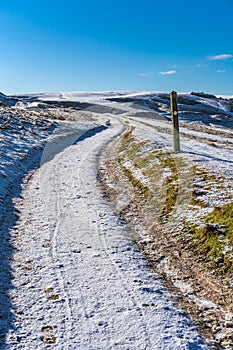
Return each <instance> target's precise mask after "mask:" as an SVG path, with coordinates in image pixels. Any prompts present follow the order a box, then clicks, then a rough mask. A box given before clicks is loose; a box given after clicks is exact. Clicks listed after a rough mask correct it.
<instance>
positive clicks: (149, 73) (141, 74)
mask: <svg viewBox="0 0 233 350" xmlns="http://www.w3.org/2000/svg"><path fill="white" fill-rule="evenodd" d="M153 74H154V73H153V72H148V73H140V74H139V75H140V77H151V76H152V75H153Z"/></svg>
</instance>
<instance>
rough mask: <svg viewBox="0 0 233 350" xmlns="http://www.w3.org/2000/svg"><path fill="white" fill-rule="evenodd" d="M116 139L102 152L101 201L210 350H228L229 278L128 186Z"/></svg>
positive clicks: (232, 309) (232, 332)
mask: <svg viewBox="0 0 233 350" xmlns="http://www.w3.org/2000/svg"><path fill="white" fill-rule="evenodd" d="M120 143H121V138H120V137H119V138H118V139H116V140H115V141H114V142H113V143H112V144H110V145H109V147H108V149H107V150H106V149H105V150H104V153H103V154H102V156H100V161H99V169H100V170H99V179H100V181H101V185H102V188H103V191H104V194H105V196H106V198H107V199H108V200H109V202H110V203H111V205H112V206H113V208H114V210H115V211H116V212H117V214H118V215H120V216H121V218H122V219H123V220H125V222H126V223H127V224H128V225H129V226H130V232H131V235H132V236H131V238H132V239H133V240H134V241H135V243H136V244H137V246H138V247H139V248H140V250H141V251H142V252H143V253H144V254H145V257H146V258H147V260H148V263H149V265H150V266H151V268H152V269H153V270H154V271H155V272H156V273H159V274H160V275H162V277H163V278H164V280H165V283H166V285H167V287H168V289H169V290H170V291H171V292H172V293H173V294H174V295H176V296H177V302H178V304H179V305H180V307H181V308H182V309H183V310H184V311H186V312H187V313H188V314H189V315H190V316H191V317H192V318H193V320H194V321H195V323H196V324H197V326H198V328H199V330H200V333H201V334H202V336H203V337H204V338H205V339H207V341H208V342H209V344H210V345H211V346H212V348H213V349H233V300H232V285H231V281H232V280H231V279H230V278H229V276H228V277H226V276H223V275H220V274H219V273H218V271H217V270H214V269H213V268H211V267H210V266H209V265H208V263H206V262H205V261H203V258H201V256H199V255H198V254H197V253H196V252H195V251H194V250H193V248H191V247H190V246H189V244H188V242H187V240H184V239H183V238H182V237H181V235H177V234H174V233H172V232H168V231H166V230H165V227H164V225H163V224H162V223H161V222H158V219H157V218H156V219H155V215H153V213H154V211H155V210H154V208H153V207H152V205H151V203H150V201H149V200H148V199H147V198H146V197H145V196H144V195H143V194H142V193H140V191H139V190H138V189H136V188H134V187H133V186H132V184H131V183H130V182H129V180H128V179H127V178H126V176H125V175H124V173H123V172H122V170H121V168H120V166H119V163H118V162H117V153H116V151H115V150H117V148H118V147H119V145H120Z"/></svg>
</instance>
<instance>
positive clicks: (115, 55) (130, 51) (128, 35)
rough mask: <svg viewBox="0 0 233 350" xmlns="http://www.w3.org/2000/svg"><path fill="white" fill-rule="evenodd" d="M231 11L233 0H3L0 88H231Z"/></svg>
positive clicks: (11, 90)
mask: <svg viewBox="0 0 233 350" xmlns="http://www.w3.org/2000/svg"><path fill="white" fill-rule="evenodd" d="M174 4H175V6H174ZM232 15H233V0H222V1H215V0H212V1H210V0H202V1H200V0H196V1H195V2H193V1H192V2H191V1H187V0H186V1H184V0H181V1H179V0H177V2H174V1H171V0H166V1H156V0H141V1H138V0H134V1H132V0H117V1H114V0H111V1H107V0H95V1H94V0H66V1H60V2H59V1H55V0H40V1H32V0H21V1H19V0H0V91H1V92H3V93H6V94H13V93H26V92H28V93H29V92H51V91H104V90H105V91H106V90H153V91H170V90H177V91H206V92H210V93H215V94H230V95H233V45H232V43H233V40H232V34H233V20H232Z"/></svg>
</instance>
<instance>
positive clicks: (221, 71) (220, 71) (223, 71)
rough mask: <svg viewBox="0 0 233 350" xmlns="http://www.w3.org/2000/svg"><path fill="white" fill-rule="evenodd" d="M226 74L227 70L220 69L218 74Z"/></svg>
mask: <svg viewBox="0 0 233 350" xmlns="http://www.w3.org/2000/svg"><path fill="white" fill-rule="evenodd" d="M225 72H226V69H218V70H217V73H225Z"/></svg>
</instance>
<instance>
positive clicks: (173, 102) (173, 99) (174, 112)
mask: <svg viewBox="0 0 233 350" xmlns="http://www.w3.org/2000/svg"><path fill="white" fill-rule="evenodd" d="M170 101H171V112H172V127H173V144H174V151H175V152H179V151H180V131H179V118H178V108H177V93H176V91H172V92H171V93H170Z"/></svg>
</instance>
